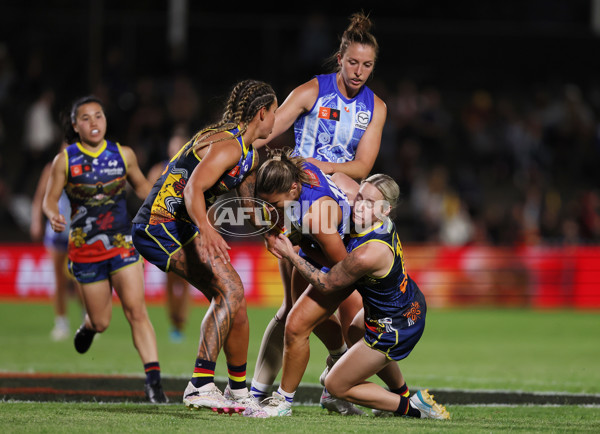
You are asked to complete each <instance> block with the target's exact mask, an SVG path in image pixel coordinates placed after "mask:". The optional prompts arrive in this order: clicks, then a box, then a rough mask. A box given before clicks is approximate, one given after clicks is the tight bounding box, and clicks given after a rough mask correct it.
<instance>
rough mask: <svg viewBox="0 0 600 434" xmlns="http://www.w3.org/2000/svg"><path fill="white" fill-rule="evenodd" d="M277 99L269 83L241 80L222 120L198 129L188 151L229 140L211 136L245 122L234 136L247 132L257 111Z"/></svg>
mask: <svg viewBox="0 0 600 434" xmlns="http://www.w3.org/2000/svg"><path fill="white" fill-rule="evenodd" d="M275 99H276V95H275V91H274V90H273V88H272V87H271V86H270V85H269V84H267V83H264V82H262V81H258V80H250V79H248V80H243V81H241V82H239V83H238V84H236V85H235V86H234V87H233V90H232V91H231V94H230V95H229V99H228V100H227V104H226V105H225V111H224V113H223V116H222V117H221V120H220V121H218V122H216V123H214V124H212V125H209V126H207V127H205V128H203V129H201V130H200V131H198V132H197V133H196V134H195V135H194V137H193V138H192V141H193V142H194V146H193V147H192V148H190V149H189V150H188V152H190V151H191V150H192V149H193V148H202V147H204V146H206V145H210V144H212V143H216V142H219V141H222V140H229V137H226V138H222V139H219V140H216V141H215V142H213V141H212V140H209V138H210V137H212V136H214V135H215V134H218V133H221V132H223V131H227V130H231V129H233V128H235V127H237V126H239V125H240V124H241V123H243V126H241V127H240V131H239V132H238V133H237V134H236V135H235V136H234V137H235V138H237V137H239V136H241V135H242V134H244V133H245V132H246V129H247V128H248V123H249V122H250V121H251V120H252V119H253V118H254V116H256V113H258V111H259V110H260V109H261V108H263V107H267V108H269V107H270V106H271V104H273V102H274V101H275ZM200 138H201V139H200ZM199 139H200V140H199Z"/></svg>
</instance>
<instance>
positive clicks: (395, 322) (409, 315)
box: [363, 289, 427, 361]
mask: <svg viewBox="0 0 600 434" xmlns="http://www.w3.org/2000/svg"><path fill="white" fill-rule="evenodd" d="M426 314H427V304H426V303H425V297H424V296H423V293H422V292H421V291H420V290H418V289H417V293H416V294H415V298H414V300H413V301H412V302H411V303H410V304H409V305H408V306H407V307H405V308H404V309H402V310H401V311H398V312H397V313H395V314H393V315H387V316H379V315H378V318H367V317H366V316H365V328H366V330H365V336H364V338H363V339H364V341H365V343H366V344H367V345H368V346H370V347H371V348H373V349H374V350H377V351H380V352H382V353H384V354H385V356H386V357H387V358H388V359H390V360H396V361H398V360H402V359H404V358H406V357H407V356H408V355H409V354H410V352H411V351H412V350H413V348H414V347H415V345H417V342H419V339H421V336H422V335H423V331H424V330H425V316H426Z"/></svg>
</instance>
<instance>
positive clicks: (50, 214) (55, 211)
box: [42, 152, 67, 232]
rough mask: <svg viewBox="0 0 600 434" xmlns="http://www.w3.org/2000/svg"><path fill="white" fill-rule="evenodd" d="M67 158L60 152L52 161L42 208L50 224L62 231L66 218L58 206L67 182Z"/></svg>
mask: <svg viewBox="0 0 600 434" xmlns="http://www.w3.org/2000/svg"><path fill="white" fill-rule="evenodd" d="M66 165H67V160H66V158H65V154H64V152H61V153H59V154H58V155H57V156H56V157H54V160H53V161H52V168H51V170H50V177H49V179H48V185H47V187H46V194H45V195H44V200H43V202H42V209H43V210H44V214H46V217H47V218H48V220H50V225H51V226H52V229H53V230H54V231H55V232H62V231H64V230H65V227H66V219H65V216H63V215H62V214H61V213H60V210H59V208H58V201H59V199H60V195H61V194H62V191H63V189H64V187H65V184H66V182H67V175H66V167H67V166H66Z"/></svg>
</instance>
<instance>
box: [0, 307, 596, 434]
mask: <svg viewBox="0 0 600 434" xmlns="http://www.w3.org/2000/svg"><path fill="white" fill-rule="evenodd" d="M205 310H206V308H205V307H203V306H193V308H192V310H191V315H190V321H189V324H188V326H187V330H186V336H185V339H184V341H183V342H182V343H177V344H176V343H171V342H170V341H169V338H168V323H167V318H166V313H165V310H164V307H163V306H150V307H149V311H150V315H151V318H152V321H153V324H154V327H155V329H156V334H157V339H158V345H159V354H160V364H161V368H162V372H163V375H165V376H176V377H182V378H187V377H188V376H189V375H190V374H191V371H192V369H193V364H194V360H195V355H196V349H197V348H196V346H197V341H198V331H199V327H200V322H201V320H202V317H203V315H204V312H205ZM274 312H275V309H274V308H261V309H257V308H252V309H250V310H249V316H250V321H251V342H250V352H249V355H248V379H249V380H250V379H251V378H252V373H253V370H254V362H255V360H256V355H257V352H258V348H259V346H260V340H261V337H262V332H263V330H264V327H265V326H266V324H267V323H268V321H269V319H270V318H271V316H272V315H273V314H274ZM69 316H70V318H71V324H72V328H73V330H74V329H75V328H76V326H77V325H78V323H79V321H80V310H79V308H78V306H77V305H75V304H72V305H70V313H69ZM52 322H53V314H52V308H51V306H50V305H48V304H32V303H27V304H20V303H4V304H0V342H1V350H0V370H1V371H3V372H28V373H83V374H125V375H141V374H142V366H141V362H140V360H139V358H138V356H137V353H136V351H135V350H134V348H133V345H132V343H131V337H130V332H129V327H128V324H127V322H126V321H125V319H124V316H123V313H122V310H121V308H120V306H119V305H115V307H114V309H113V320H112V323H111V326H110V328H109V329H108V330H107V332H106V333H104V334H103V335H101V336H100V337H99V339H97V340H96V341H95V342H94V344H93V346H92V348H91V349H90V351H89V352H88V353H87V354H85V355H80V354H77V353H76V352H75V350H74V349H73V346H72V342H71V341H70V340H69V341H66V342H58V343H56V342H52V341H51V340H50V337H49V333H50V329H51V327H52ZM599 336H600V312H586V311H575V310H563V311H534V310H497V309H462V310H436V309H431V310H430V311H429V312H428V316H427V326H426V330H425V334H424V336H423V338H422V339H421V342H419V344H418V345H417V347H416V348H415V350H414V351H413V353H412V354H411V355H410V356H409V357H408V359H406V360H404V361H402V362H401V364H400V367H401V369H402V371H403V373H404V376H405V378H406V379H407V382H408V385H409V387H410V388H411V389H413V390H415V389H417V388H430V389H446V388H447V389H464V390H512V391H526V392H560V393H567V392H568V393H586V394H600V369H599V368H598V366H599V364H598V360H600V340H599ZM325 356H326V352H325V350H324V348H323V346H322V344H321V343H320V342H319V341H318V340H316V339H313V340H312V342H311V361H310V363H309V366H308V369H307V372H306V374H305V376H304V380H303V383H305V384H316V383H317V382H318V377H319V375H320V373H321V371H322V369H323V367H324V360H325ZM225 372H226V370H225V361H224V357H220V359H219V363H218V365H217V372H216V373H217V375H218V376H222V377H224V376H225ZM1 381H2V380H1V379H0V382H1ZM448 409H449V410H450V412H451V413H452V416H453V419H452V420H451V421H447V422H438V421H418V420H406V419H392V420H389V419H388V420H381V419H374V418H371V417H369V418H351V419H348V418H346V419H343V421H344V422H343V424H344V425H343V430H344V432H366V431H377V432H391V431H397V430H398V429H402V430H406V431H420V432H422V431H424V430H427V431H436V430H444V431H446V430H455V431H460V432H482V431H486V432H487V431H504V430H512V431H515V430H518V431H524V432H542V431H545V432H548V431H550V432H558V431H562V432H574V431H582V432H583V431H592V432H593V431H596V432H599V431H600V408H598V407H597V406H590V407H582V406H561V407H540V406H522V407H502V406H496V407H472V406H456V405H455V406H448ZM298 418H301V420H302V423H300V424H299V423H297V420H298ZM224 419H226V420H227V421H228V422H227V423H226V424H224V422H223V420H224ZM293 420H294V421H296V422H291V421H290V420H288V419H286V420H267V421H248V420H246V419H245V418H240V417H237V416H233V417H230V418H228V417H226V416H219V415H216V414H209V413H198V412H190V411H189V410H187V409H186V408H185V407H184V406H183V405H179V404H175V405H168V406H153V405H147V404H134V403H126V404H122V403H121V404H108V403H107V404H90V403H44V404H43V405H40V404H35V403H22V402H2V403H0V427H2V430H3V431H5V432H6V431H7V429H8V431H10V432H41V431H48V432H67V431H68V432H74V431H78V432H91V431H94V432H98V431H100V432H107V431H115V430H119V431H153V432H171V431H173V432H175V431H191V430H192V429H197V428H198V423H199V422H200V423H202V431H208V430H210V431H214V432H222V431H229V432H236V431H242V430H244V431H248V432H255V431H259V430H260V431H261V432H265V431H270V432H285V431H294V432H307V431H310V432H327V431H332V430H339V429H340V428H339V424H340V422H341V421H342V419H339V416H337V415H331V416H328V415H326V413H324V412H323V411H322V410H320V409H319V408H318V407H298V408H297V409H296V410H295V411H294V416H293Z"/></svg>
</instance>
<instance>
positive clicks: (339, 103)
mask: <svg viewBox="0 0 600 434" xmlns="http://www.w3.org/2000/svg"><path fill="white" fill-rule="evenodd" d="M317 79H318V81H319V94H318V96H317V100H316V102H315V104H314V106H313V108H312V109H311V110H310V111H309V112H307V113H305V114H303V115H301V116H300V117H299V118H298V119H297V120H296V122H295V123H294V135H295V138H296V147H295V149H294V154H295V155H301V156H302V157H304V158H308V157H313V158H316V159H317V160H321V161H330V162H332V163H344V162H346V161H352V160H354V157H355V155H356V148H357V147H358V143H359V142H360V139H361V138H362V136H363V134H364V132H365V130H366V129H367V127H368V126H369V123H370V122H371V119H372V118H373V110H374V107H375V96H374V94H373V91H372V90H371V89H369V88H368V87H367V86H363V87H362V88H361V89H360V91H359V92H358V94H357V95H356V96H355V97H354V98H352V99H347V98H346V97H344V96H343V95H342V94H341V92H340V91H339V89H338V87H337V83H336V74H335V73H333V74H326V75H318V76H317Z"/></svg>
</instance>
